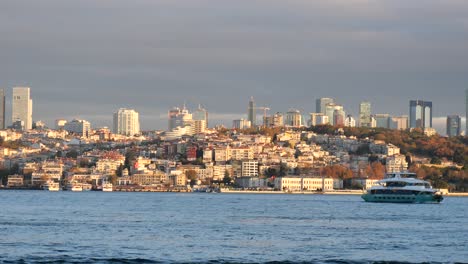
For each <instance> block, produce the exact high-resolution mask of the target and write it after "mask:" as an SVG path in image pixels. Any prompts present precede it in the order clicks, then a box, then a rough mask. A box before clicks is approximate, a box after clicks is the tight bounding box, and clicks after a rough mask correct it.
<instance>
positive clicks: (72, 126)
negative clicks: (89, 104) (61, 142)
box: [63, 119, 91, 137]
mask: <svg viewBox="0 0 468 264" xmlns="http://www.w3.org/2000/svg"><path fill="white" fill-rule="evenodd" d="M63 129H65V130H66V131H68V132H70V133H74V134H77V135H80V136H83V137H88V136H89V135H90V133H91V123H89V122H88V121H86V120H81V119H74V120H72V121H70V122H68V123H66V124H65V126H64V127H63Z"/></svg>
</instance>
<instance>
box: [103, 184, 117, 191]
mask: <svg viewBox="0 0 468 264" xmlns="http://www.w3.org/2000/svg"><path fill="white" fill-rule="evenodd" d="M113 190H114V189H113V185H112V183H110V182H109V183H104V184H103V185H102V191H103V192H112V191H113Z"/></svg>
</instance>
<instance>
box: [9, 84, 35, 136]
mask: <svg viewBox="0 0 468 264" xmlns="http://www.w3.org/2000/svg"><path fill="white" fill-rule="evenodd" d="M32 103H33V102H32V99H31V94H30V88H29V87H13V101H12V111H11V121H12V123H15V122H17V121H20V122H23V124H24V127H23V129H24V130H30V129H32Z"/></svg>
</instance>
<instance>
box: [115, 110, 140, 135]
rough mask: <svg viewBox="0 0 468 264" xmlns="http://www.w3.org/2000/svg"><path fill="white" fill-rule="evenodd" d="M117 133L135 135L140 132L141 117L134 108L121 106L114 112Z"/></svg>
mask: <svg viewBox="0 0 468 264" xmlns="http://www.w3.org/2000/svg"><path fill="white" fill-rule="evenodd" d="M113 132H114V133H115V134H120V135H125V136H134V135H138V134H140V118H139V114H138V112H137V111H135V110H133V109H126V108H120V109H119V110H118V111H117V112H116V113H114V130H113Z"/></svg>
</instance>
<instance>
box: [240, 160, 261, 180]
mask: <svg viewBox="0 0 468 264" xmlns="http://www.w3.org/2000/svg"><path fill="white" fill-rule="evenodd" d="M242 177H258V161H257V160H246V161H242Z"/></svg>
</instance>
